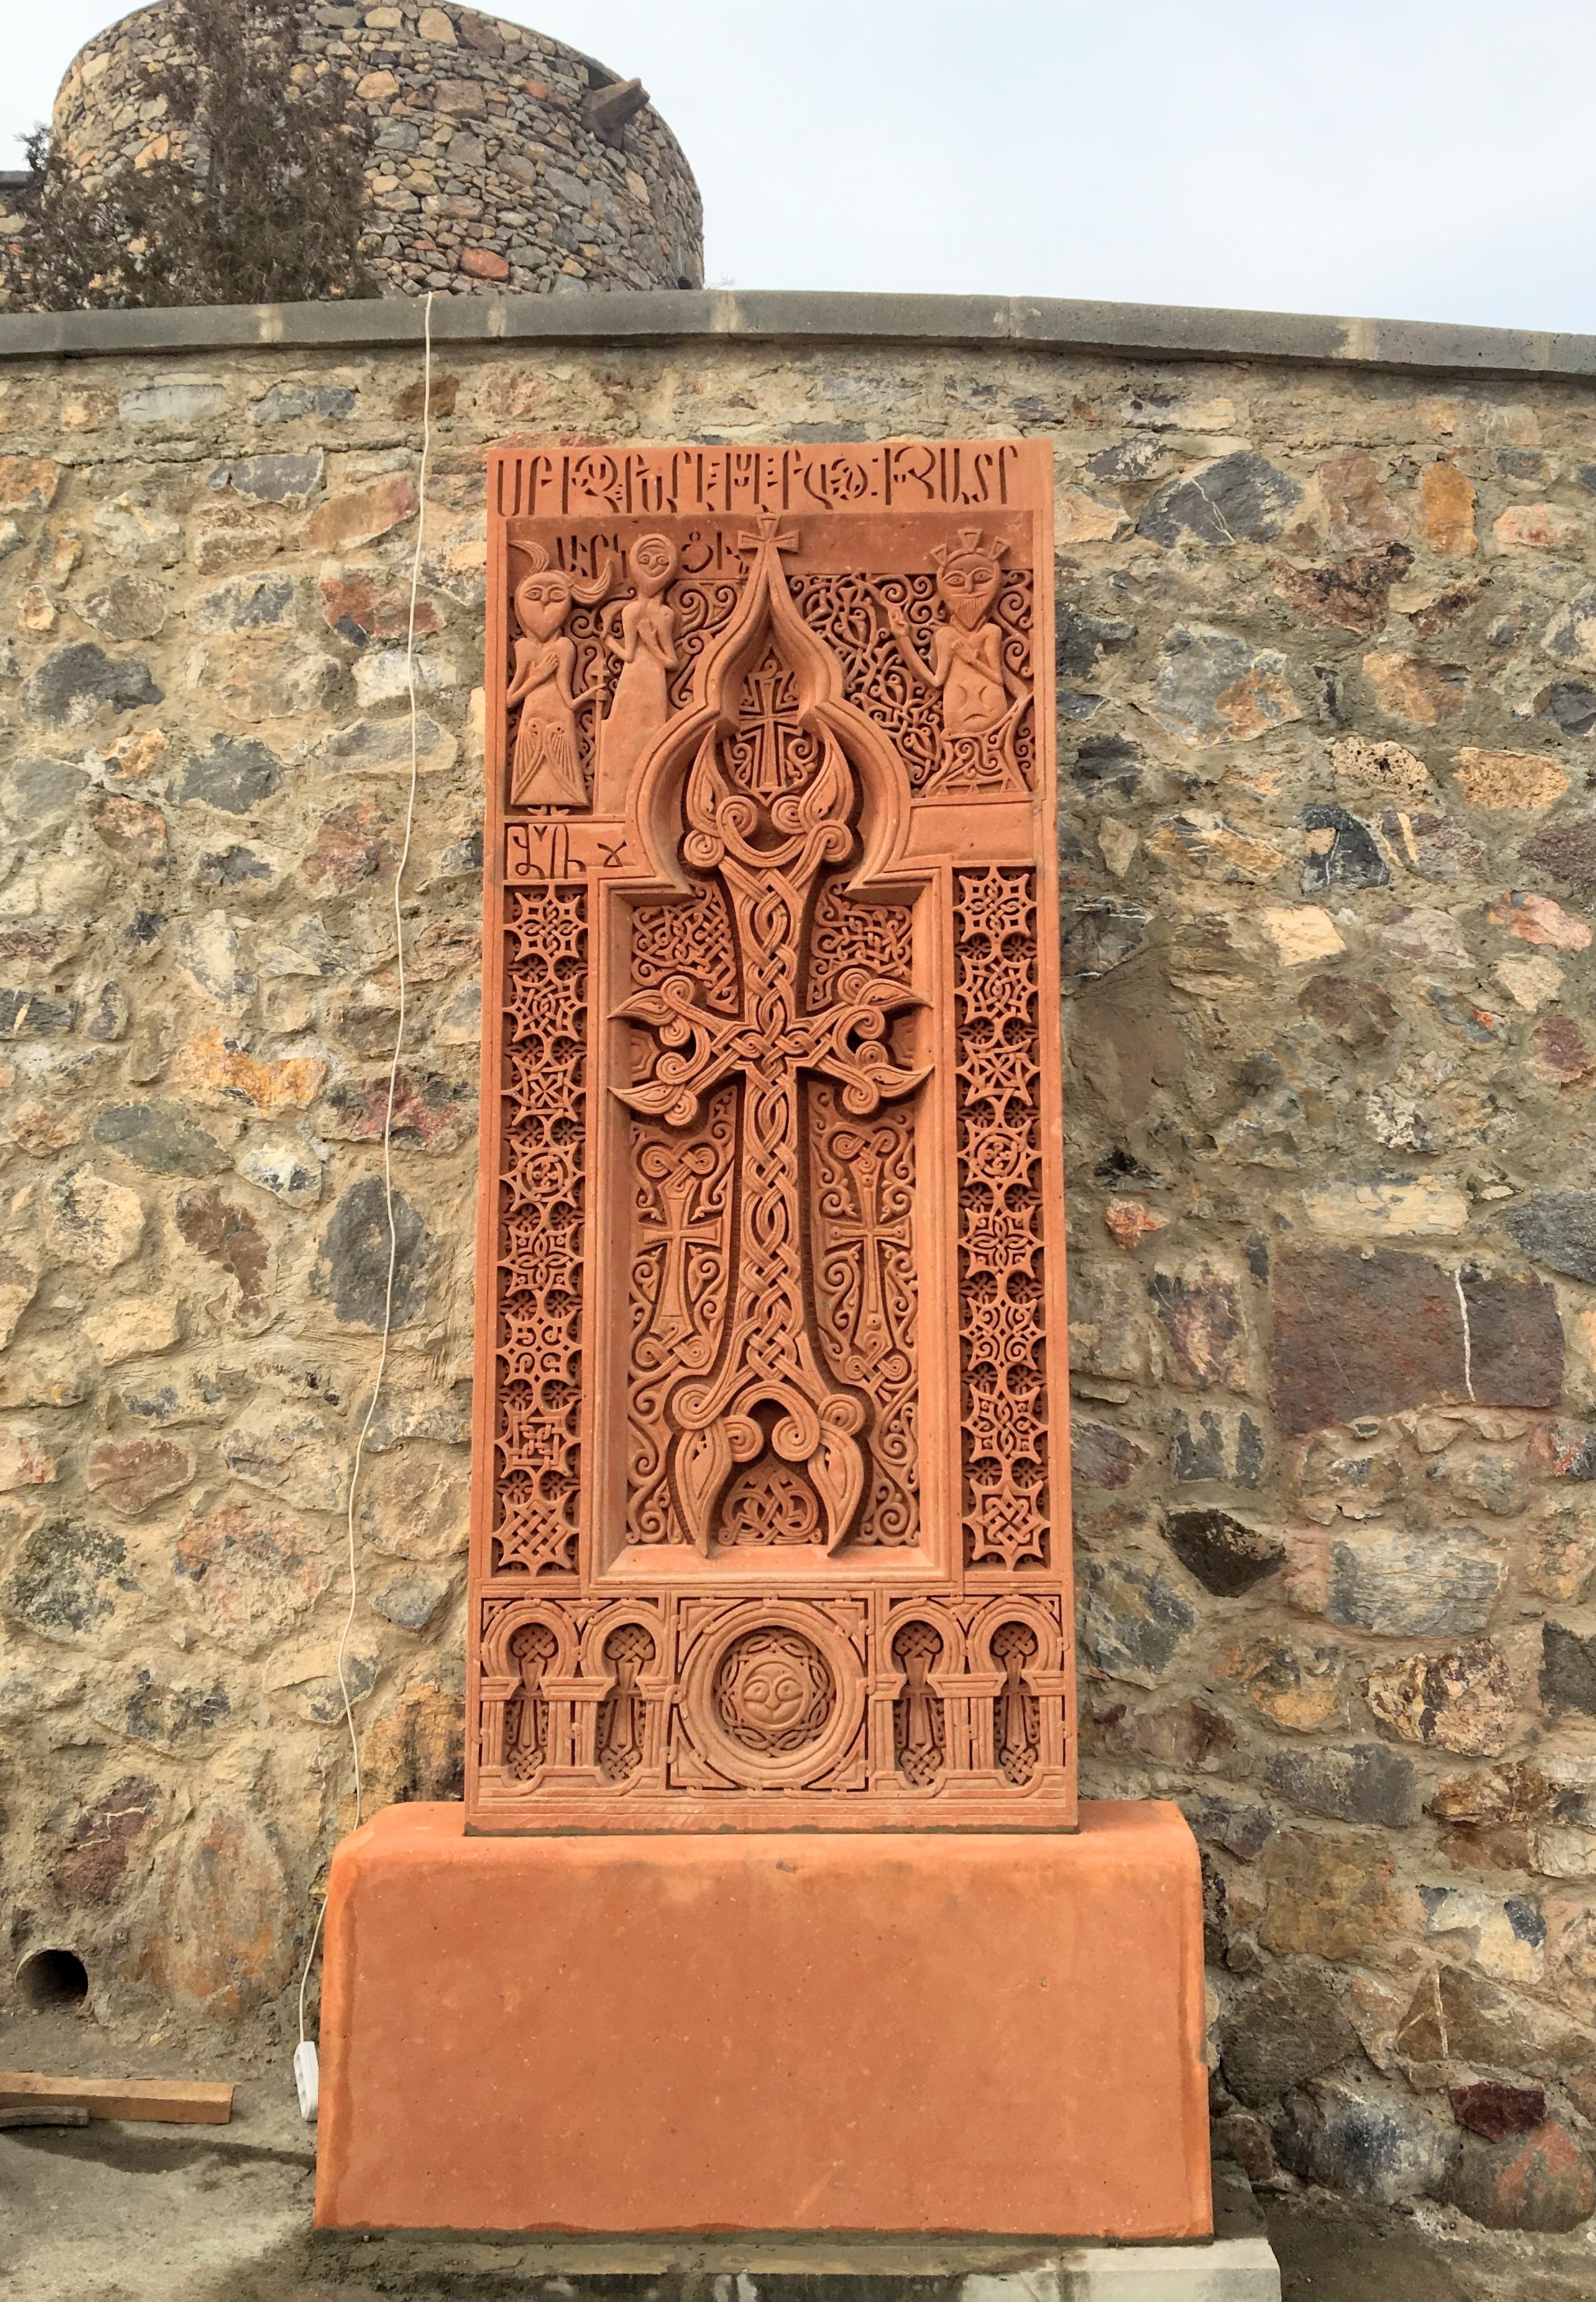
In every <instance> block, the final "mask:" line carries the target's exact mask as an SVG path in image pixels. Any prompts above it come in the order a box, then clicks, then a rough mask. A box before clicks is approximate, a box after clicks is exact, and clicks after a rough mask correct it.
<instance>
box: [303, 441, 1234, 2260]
mask: <svg viewBox="0 0 1596 2302" xmlns="http://www.w3.org/2000/svg"><path fill="white" fill-rule="evenodd" d="M1051 495H1052V471H1051V457H1050V454H1049V451H1048V449H1046V447H1045V446H1041V445H1015V444H1012V443H1011V442H1008V441H974V442H966V443H961V444H957V445H948V444H937V445H924V444H916V443H908V442H889V443H886V444H883V445H880V446H875V447H858V448H855V447H815V446H803V447H788V448H760V449H743V448H724V447H718V448H671V447H648V448H635V449H592V448H574V447H572V448H554V449H546V450H545V449H538V448H536V447H521V448H515V449H504V450H502V451H501V452H500V453H499V454H498V455H496V456H495V457H494V458H492V461H491V466H490V472H489V531H488V533H489V590H488V606H489V632H488V702H487V759H488V777H489V786H488V811H487V825H486V848H485V853H486V880H487V887H486V928H487V934H486V950H485V960H486V965H485V970H484V992H485V998H484V1003H483V1004H484V1032H483V1197H482V1204H481V1208H480V1213H479V1219H478V1249H479V1265H478V1290H477V1312H476V1317H477V1376H478V1382H477V1393H476V1432H475V1474H476V1487H475V1524H474V1528H473V1561H472V1582H471V1609H472V1611H471V1628H470V1633H469V1641H470V1649H471V1651H470V1666H471V1668H470V1677H469V1689H468V1706H469V1707H468V1716H467V1722H466V1754H467V1756H466V1798H465V1801H464V1803H463V1804H452V1805H451V1804H444V1803H438V1804H417V1805H415V1806H396V1807H391V1808H389V1809H387V1810H386V1811H383V1812H382V1813H380V1814H378V1815H376V1816H374V1818H373V1819H372V1820H371V1821H370V1822H369V1823H367V1824H366V1825H365V1827H364V1828H363V1829H361V1830H358V1831H357V1832H356V1833H354V1835H353V1836H351V1837H350V1838H349V1839H348V1840H346V1842H345V1843H344V1844H343V1845H342V1846H340V1848H339V1850H338V1853H337V1854H336V1856H335V1857H334V1860H333V1863H332V1877H331V1879H330V1882H329V1886H328V1899H327V1917H326V1935H325V1939H326V1952H325V1980H324V1985H323V2000H322V2022H321V2037H322V2049H323V2065H322V2068H323V2087H322V2103H323V2111H322V2125H321V2136H320V2141H319V2144H318V2148H317V2161H316V2219H317V2221H318V2222H320V2223H321V2224H322V2225H323V2228H327V2229H338V2230H391V2229H404V2228H411V2229H416V2228H428V2227H442V2228H448V2229H451V2230H457V2231H522V2232H526V2231H542V2232H551V2231H577V2232H588V2233H593V2234H603V2233H610V2234H613V2233H616V2232H619V2231H632V2232H634V2233H635V2232H650V2231H652V2232H656V2233H659V2232H677V2233H680V2232H692V2233H699V2234H702V2233H705V2232H710V2231H720V2232H727V2233H734V2232H735V2233H751V2232H760V2231H763V2232H772V2231H779V2232H786V2233H790V2234H794V2235H799V2234H802V2233H804V2232H810V2233H820V2232H825V2233H830V2234H832V2236H833V2237H835V2236H836V2234H838V2233H848V2232H854V2233H858V2232H875V2233H892V2232H896V2233H903V2232H916V2233H919V2234H920V2235H921V2236H922V2237H924V2236H926V2235H927V2234H931V2233H937V2232H943V2233H948V2232H954V2233H965V2234H972V2233H1000V2232H1001V2233H1005V2234H1007V2235H1008V2236H1009V2237H1026V2238H1029V2239H1033V2240H1034V2239H1035V2237H1036V2235H1037V2233H1039V2232H1046V2231H1052V2232H1059V2233H1063V2232H1068V2233H1070V2234H1071V2235H1072V2236H1081V2237H1086V2236H1106V2237H1112V2238H1114V2239H1120V2240H1130V2239H1190V2238H1195V2237H1199V2236H1202V2235H1204V2234H1205V2233H1206V2232H1207V2231H1209V2230H1210V2229H1211V2227H1212V2222H1211V2213H1210V2198H1209V2181H1208V2127H1207V2080H1206V2074H1205V2069H1204V2064H1203V2026H1204V1990H1203V1895H1202V1873H1201V1867H1200V1864H1199V1861H1198V1856H1197V1843H1196V1841H1195V1839H1194V1838H1193V1836H1192V1835H1191V1832H1190V1830H1189V1828H1188V1827H1187V1825H1186V1822H1185V1820H1184V1819H1183V1818H1182V1817H1181V1815H1180V1811H1179V1810H1178V1809H1177V1808H1175V1807H1174V1806H1172V1805H1171V1804H1168V1803H1166V1802H1161V1801H1157V1800H1150V1799H1149V1800H1141V1801H1128V1802H1121V1803H1117V1804H1113V1803H1101V1802H1089V1801H1088V1802H1083V1803H1082V1804H1081V1805H1080V1806H1079V1808H1078V1807H1077V1804H1076V1798H1075V1753H1074V1735H1073V1719H1074V1703H1073V1652H1072V1639H1071V1607H1070V1554H1069V1528H1070V1511H1069V1481H1068V1474H1067V1467H1066V1466H1067V1459H1068V1458H1067V1454H1066V1441H1067V1432H1066V1424H1065V1416H1066V1396H1065V1341H1064V1336H1065V1329H1064V1295H1063V1279H1064V1266H1063V1248H1064V1236H1063V1233H1064V1224H1063V1174H1062V1172H1061V1162H1060V1134H1061V1123H1062V1094H1061V1082H1060V1078H1059V1063H1060V1032H1059V1026H1058V1012H1059V1011H1058V987H1057V983H1056V980H1055V969H1056V954H1057V927H1056V920H1055V915H1054V913H1055V902H1056V887H1055V869H1056V867H1055V863H1054V814H1053V810H1054V794H1053V775H1052V753H1053V738H1052V729H1053V701H1052V694H1051V689H1050V673H1051V668H1052V597H1051V592H1052V580H1051V579H1052V564H1053V563H1052V546H1051V533H1050V517H1049V515H1050V508H1051ZM617 2071H621V2072H624V2073H625V2078H626V2103H625V2112H624V2117H623V2119H622V2121H621V2124H622V2126H624V2133H623V2132H622V2131H621V2130H620V2129H619V2128H617V2093H616V2073H617ZM784 2242H785V2241H784ZM697 2243H698V2240H697V2239H696V2238H695V2239H694V2244H695V2246H696V2244H697ZM667 2258H668V2257H667ZM694 2258H695V2259H697V2258H698V2257H697V2256H695V2257H694ZM658 2259H659V2257H656V2260H658ZM961 2259H966V2257H961ZM1005 2259H1006V2257H1005ZM1173 2290H1174V2289H1173V2288H1172V2291H1173ZM1193 2290H1195V2288H1194V2289H1193Z"/></svg>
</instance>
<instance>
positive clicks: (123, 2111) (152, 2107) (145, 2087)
mask: <svg viewBox="0 0 1596 2302" xmlns="http://www.w3.org/2000/svg"><path fill="white" fill-rule="evenodd" d="M232 2092H233V2090H232V2088H231V2086H224V2085H222V2084H221V2083H219V2082H217V2081H214V2080H212V2079H58V2078H53V2077H51V2076H49V2075H48V2074H47V2073H46V2072H45V2071H0V2108H4V2109H11V2108H17V2109H22V2108H25V2107H27V2106H28V2105H29V2104H33V2103H43V2104H48V2103H61V2104H66V2105H71V2104H74V2103H76V2104H81V2105H82V2107H83V2108H84V2109H85V2110H86V2111H87V2112H88V2115H89V2117H90V2118H142V2119H152V2120H158V2121H161V2122H162V2123H164V2124H168V2125H173V2126H225V2125H226V2124H227V2122H228V2121H229V2120H230V2119H231V2116H232Z"/></svg>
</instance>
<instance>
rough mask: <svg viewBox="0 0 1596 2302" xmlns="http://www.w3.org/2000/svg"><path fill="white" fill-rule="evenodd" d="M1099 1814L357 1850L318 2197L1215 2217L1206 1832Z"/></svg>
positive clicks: (525, 2226)
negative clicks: (1056, 1824)
mask: <svg viewBox="0 0 1596 2302" xmlns="http://www.w3.org/2000/svg"><path fill="white" fill-rule="evenodd" d="M1080 1820H1081V1827H1080V1829H1079V1833H1075V1834H1071V1833H1065V1832H1054V1833H1020V1832H1015V1833H988V1834H976V1833H971V1834H959V1835H946V1836H945V1835H937V1836H898V1835H891V1834H881V1835H870V1836H862V1835H846V1834H836V1833H829V1832H827V1833H816V1834H812V1835H809V1834H805V1835H800V1836H784V1835H781V1834H776V1833H744V1834H736V1833H731V1834H726V1835H718V1836H710V1835H701V1836H676V1837H667V1838H661V1837H631V1836H567V1837H555V1836H526V1837H514V1836H491V1837H482V1836H475V1837H473V1836H466V1832H465V1827H464V1814H463V1811H462V1810H461V1808H459V1807H458V1806H443V1805H432V1806H422V1805H418V1806H400V1807H394V1808H391V1809H389V1810H388V1811H386V1812H384V1813H382V1814H381V1815H378V1816H377V1817H376V1818H375V1819H374V1821H372V1822H370V1823H368V1824H367V1825H366V1826H365V1828H364V1829H363V1830H360V1831H358V1832H357V1833H356V1834H355V1836H353V1837H352V1838H349V1839H347V1840H346V1841H345V1842H344V1844H343V1845H342V1846H340V1849H339V1851H338V1853H337V1855H336V1856H335V1858H334V1861H333V1866H332V1882H331V1890H330V1896H329V1902H328V1910H327V1931H326V1944H327V1947H326V1975H325V1982H324V1986H323V2009H322V2031H321V2051H322V2112H321V2130H320V2140H319V2147H318V2158H317V2188H316V2220H317V2222H318V2223H319V2224H320V2225H321V2227H323V2229H344V2230H349V2229H359V2228H373V2229H401V2228H408V2229H424V2228H425V2229H439V2230H473V2229H478V2230H484V2231H487V2230H494V2231H568V2232H573V2233H576V2232H602V2231H609V2232H616V2231H793V2232H801V2231H834V2232H845V2231H853V2232H862V2231H879V2232H929V2231H946V2232H950V2233H956V2232H961V2231H963V2232H969V2231H980V2232H991V2233H994V2234H1027V2235H1037V2236H1044V2235H1054V2236H1065V2235H1067V2236H1071V2237H1093V2236H1098V2235H1104V2234H1108V2235H1113V2236H1115V2237H1118V2238H1121V2239H1141V2240H1153V2239H1166V2238H1181V2237H1192V2236H1197V2235H1200V2234H1203V2233H1205V2232H1206V2231H1208V2229H1209V2228H1210V2226H1211V2225H1210V2201H1209V2184H1208V2141H1207V2096H1206V2084H1205V2073H1204V2070H1203V2063H1202V2029H1203V1972H1202V1913H1201V1884H1200V1877H1199V1870H1198V1864H1197V1848H1196V1844H1195V1842H1194V1841H1193V1839H1192V1836H1191V1834H1190V1832H1189V1829H1188V1828H1187V1827H1186V1824H1185V1823H1184V1821H1183V1820H1182V1819H1181V1818H1180V1814H1179V1813H1178V1812H1177V1811H1176V1810H1175V1809H1174V1808H1173V1807H1172V1806H1169V1805H1166V1804H1163V1803H1155V1802H1148V1803H1140V1804H1136V1805H1104V1804H1096V1803H1088V1804H1086V1805H1085V1806H1083V1807H1082V1809H1081V1815H1080Z"/></svg>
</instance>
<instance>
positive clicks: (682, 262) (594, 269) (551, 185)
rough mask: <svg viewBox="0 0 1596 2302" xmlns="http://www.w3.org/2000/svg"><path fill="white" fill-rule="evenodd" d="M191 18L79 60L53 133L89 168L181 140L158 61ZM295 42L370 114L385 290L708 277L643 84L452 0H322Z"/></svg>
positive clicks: (308, 65)
mask: <svg viewBox="0 0 1596 2302" xmlns="http://www.w3.org/2000/svg"><path fill="white" fill-rule="evenodd" d="M177 13H178V12H177V8H176V6H175V4H174V0H155V5H154V6H152V7H148V8H141V9H139V11H138V12H137V13H135V14H133V15H130V16H124V17H123V18H122V20H121V21H120V22H118V23H115V24H113V25H111V26H110V27H109V28H108V29H106V30H105V31H104V32H101V33H100V34H99V35H98V36H97V38H94V39H92V40H90V41H88V43H87V45H86V46H84V47H82V48H81V49H80V51H79V53H78V54H77V55H76V56H75V57H74V58H73V59H72V63H71V67H70V69H69V70H68V71H67V74H66V77H65V79H64V80H63V81H62V84H61V88H60V92H59V94H58V95H57V97H56V99H55V116H54V124H53V130H52V134H53V139H54V141H55V148H56V149H57V150H58V151H60V152H62V153H63V154H64V155H65V156H66V158H67V159H68V160H69V162H70V163H71V165H72V166H73V167H74V168H75V169H76V170H78V171H79V172H80V173H81V174H82V175H84V176H85V177H94V176H97V175H100V174H102V173H103V172H105V171H106V170H108V169H112V168H116V167H122V166H128V165H132V166H137V165H138V164H139V162H140V160H141V159H145V160H146V164H147V158H148V159H154V158H164V157H165V156H167V155H168V154H169V153H170V152H171V150H172V141H173V139H171V138H170V137H169V134H168V130H167V128H166V125H165V123H164V119H163V113H164V108H165V107H164V100H163V99H161V98H159V97H151V96H150V95H149V93H148V84H147V67H149V66H150V65H152V64H162V63H166V62H168V61H169V60H170V59H171V58H172V54H173V51H174V48H175V46H176V39H175V31H176V25H175V19H176V16H177ZM299 45H300V47H301V50H302V52H303V55H304V58H305V63H304V65H303V67H301V69H303V70H305V71H307V72H314V73H315V74H317V75H319V74H321V73H323V72H326V71H332V72H336V73H338V74H339V75H340V78H342V79H343V80H346V81H347V82H348V83H349V89H350V92H351V97H352V101H353V103H354V105H355V106H356V107H357V108H358V109H360V110H363V111H365V113H366V114H367V116H368V117H369V119H370V121H371V123H372V128H373V131H374V133H373V143H372V149H371V155H370V158H369V160H368V162H367V165H366V208H367V214H368V218H369V223H368V228H367V230H366V232H365V236H364V239H363V240H362V243H361V250H362V254H363V256H365V261H366V263H367V265H369V267H370V269H371V270H372V271H373V273H375V275H376V276H377V278H378V279H379V280H380V281H382V289H383V292H384V293H385V294H391V293H399V294H404V295H420V294H423V293H424V292H425V291H426V290H428V289H429V288H430V289H435V290H441V291H444V292H449V293H456V294H458V293H461V292H468V291H470V290H474V289H478V288H491V289H500V290H504V291H506V292H508V293H511V294H523V295H526V294H533V295H536V294H548V293H551V292H554V291H557V290H562V289H580V288H696V287H698V286H700V285H701V283H702V280H703V220H702V211H701V205H700V201H699V195H698V186H697V185H696V183H695V182H694V181H693V172H692V170H691V169H690V168H689V166H688V164H687V162H686V159H685V155H684V154H683V152H682V148H681V147H680V145H679V144H678V143H677V142H676V138H675V137H674V136H673V135H672V134H671V132H670V130H669V129H668V127H667V126H666V124H665V122H664V121H663V120H661V119H660V117H659V113H657V112H656V111H655V110H654V109H653V107H652V105H651V103H650V102H649V98H648V94H647V91H646V90H645V89H644V88H643V86H642V84H641V83H640V82H639V81H637V80H620V79H618V78H617V75H616V74H615V73H613V72H611V71H607V70H606V69H605V67H604V66H603V65H602V64H600V63H595V62H594V60H593V59H592V57H591V56H584V55H581V54H580V53H579V52H578V51H577V50H576V49H575V48H568V47H566V46H563V45H562V44H561V43H560V42H559V41H558V40H551V39H550V38H548V37H547V36H546V35H545V34H543V33H542V32H532V31H527V30H525V29H524V28H523V27H522V26H520V25H517V24H511V23H508V22H506V21H503V20H502V19H501V18H499V17H496V16H486V15H481V14H479V13H477V12H476V11H475V9H471V8H462V7H459V6H457V5H455V4H453V0H386V4H382V5H379V6H373V7H340V6H335V5H332V4H328V0H310V4H309V5H307V7H306V8H305V10H304V14H303V24H302V29H301V30H300V34H299Z"/></svg>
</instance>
